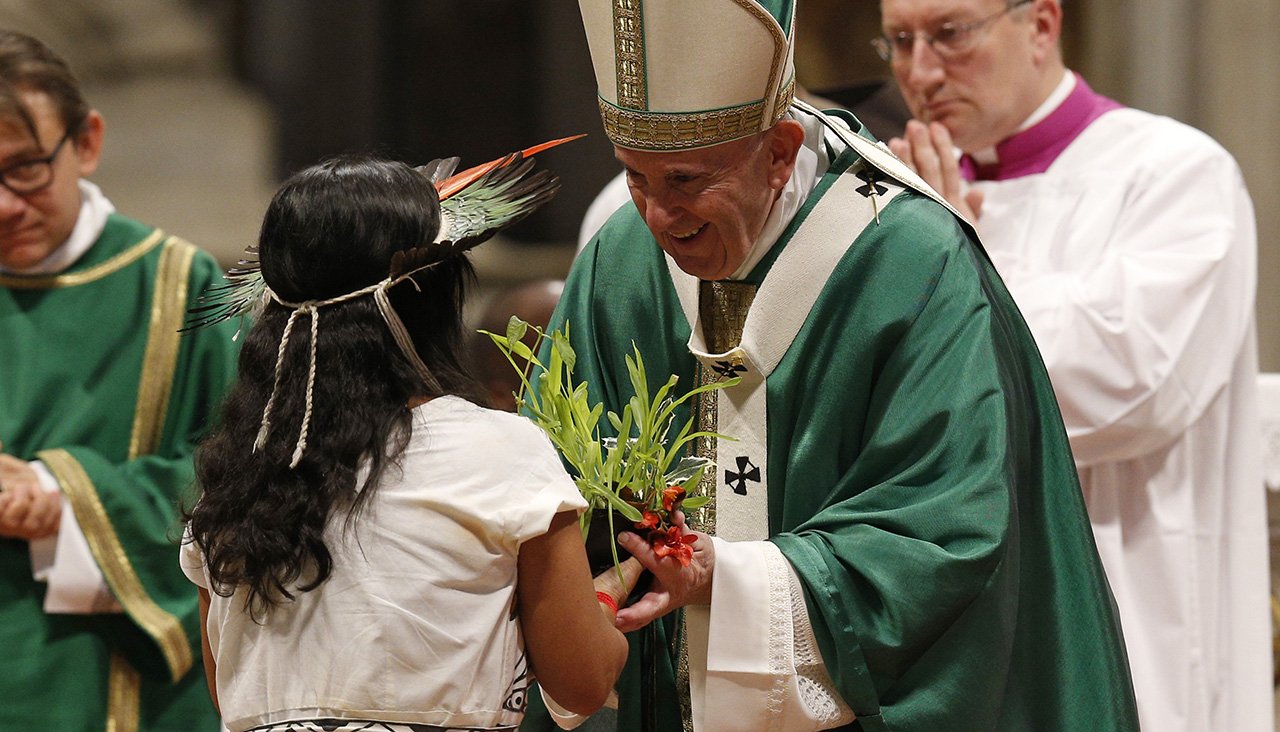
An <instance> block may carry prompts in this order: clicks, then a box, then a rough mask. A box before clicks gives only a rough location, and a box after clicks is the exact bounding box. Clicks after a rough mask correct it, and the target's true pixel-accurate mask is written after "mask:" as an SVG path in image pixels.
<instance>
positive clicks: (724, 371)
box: [711, 361, 747, 379]
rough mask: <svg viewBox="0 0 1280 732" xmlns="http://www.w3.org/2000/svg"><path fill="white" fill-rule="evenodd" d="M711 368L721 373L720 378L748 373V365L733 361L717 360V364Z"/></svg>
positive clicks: (730, 377) (729, 377)
mask: <svg viewBox="0 0 1280 732" xmlns="http://www.w3.org/2000/svg"><path fill="white" fill-rule="evenodd" d="M711 370H712V371H714V372H716V373H717V374H720V378H722V379H732V378H733V377H735V376H737V375H738V374H745V373H747V367H746V366H743V365H742V364H740V363H733V362H732V361H716V365H715V366H712V367H711Z"/></svg>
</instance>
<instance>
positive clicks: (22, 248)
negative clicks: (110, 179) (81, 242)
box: [0, 92, 102, 270]
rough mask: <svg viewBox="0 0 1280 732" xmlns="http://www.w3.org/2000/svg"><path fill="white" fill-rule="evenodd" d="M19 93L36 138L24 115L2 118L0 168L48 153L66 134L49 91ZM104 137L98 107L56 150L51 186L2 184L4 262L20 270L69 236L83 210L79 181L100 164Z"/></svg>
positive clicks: (0, 256) (0, 250)
mask: <svg viewBox="0 0 1280 732" xmlns="http://www.w3.org/2000/svg"><path fill="white" fill-rule="evenodd" d="M21 97H22V100H23V101H24V102H25V103H26V106H27V109H28V111H29V112H30V114H31V117H32V120H33V121H34V122H35V125H36V138H34V139H33V138H32V136H31V131H30V130H29V129H27V127H26V125H24V124H23V123H22V122H21V121H20V120H18V119H0V170H11V169H12V166H18V165H21V164H23V163H27V162H30V161H33V160H37V159H40V158H44V157H47V156H48V155H49V154H50V153H52V152H53V150H54V148H55V147H57V145H58V142H59V141H61V140H62V137H63V135H64V134H65V133H66V130H65V129H64V127H63V123H62V118H61V117H60V115H59V114H58V111H57V107H56V106H55V105H54V102H53V100H52V99H50V98H49V96H48V95H46V94H44V93H43V92H22V93H21ZM101 138H102V122H101V117H99V116H98V114H97V113H96V112H94V113H93V114H92V115H91V119H90V120H88V121H86V124H85V126H84V129H83V131H82V132H81V133H80V134H79V135H73V136H72V137H71V139H68V140H67V141H66V143H65V144H64V145H63V146H62V147H61V148H60V149H59V150H58V151H57V152H58V154H57V156H56V157H54V158H53V160H52V161H51V165H52V169H53V179H52V181H51V182H50V183H49V185H48V187H46V188H44V189H42V190H39V191H36V192H34V193H24V194H18V193H14V192H13V191H12V190H10V189H9V188H7V187H5V186H0V265H3V266H4V267H6V268H8V269H17V270H21V269H26V268H28V267H31V266H33V265H36V264H39V263H40V261H41V260H43V259H44V258H45V257H47V256H49V254H50V253H52V252H53V251H54V250H55V249H57V248H58V247H60V246H62V243H63V242H65V241H66V240H67V237H69V236H70V235H71V230H72V229H73V228H75V225H76V219H77V218H78V217H79V215H80V189H79V187H78V185H77V182H78V181H79V179H80V176H82V175H88V174H89V173H91V172H93V170H94V169H95V168H96V167H97V162H98V152H99V150H100V149H101V148H100V142H101Z"/></svg>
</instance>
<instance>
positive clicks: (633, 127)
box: [596, 0, 796, 150]
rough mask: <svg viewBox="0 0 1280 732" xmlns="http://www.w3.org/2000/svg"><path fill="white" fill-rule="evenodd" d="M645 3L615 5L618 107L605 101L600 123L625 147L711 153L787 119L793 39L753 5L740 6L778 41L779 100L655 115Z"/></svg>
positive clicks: (629, 0) (622, 0)
mask: <svg viewBox="0 0 1280 732" xmlns="http://www.w3.org/2000/svg"><path fill="white" fill-rule="evenodd" d="M640 2H641V0H614V2H613V55H614V66H615V69H616V82H615V83H616V84H617V94H616V96H617V99H618V103H617V105H614V104H610V103H609V102H606V101H605V100H604V99H602V98H598V99H597V100H596V101H597V103H598V104H599V106H600V119H601V120H602V121H603V122H604V129H605V135H606V136H607V137H608V138H609V139H610V140H611V141H612V142H615V143H617V144H618V145H621V146H622V147H632V148H639V149H643V150H684V149H688V148H695V147H707V146H710V145H716V144H719V143H721V142H728V141H730V140H736V139H739V138H741V137H746V136H747V135H750V134H752V133H755V132H761V131H763V130H764V129H767V128H769V127H772V126H773V125H775V124H777V123H778V120H780V119H782V115H783V114H785V113H786V111H787V107H790V106H791V100H792V99H793V98H794V97H795V85H796V83H795V79H791V80H790V81H788V82H787V84H786V86H785V87H783V88H779V87H780V85H781V77H782V71H783V68H784V64H785V62H786V58H787V36H786V34H784V33H783V32H782V29H781V28H780V27H779V26H778V21H777V20H776V19H774V17H773V16H772V15H770V14H769V13H767V12H766V11H765V10H764V9H762V8H761V7H760V6H759V5H757V4H756V3H755V2H753V1H752V0H734V2H736V3H737V4H738V5H739V6H741V7H742V8H743V9H745V10H746V11H747V12H749V13H751V15H753V16H755V17H756V19H757V20H759V21H760V24H761V25H763V26H764V27H766V28H768V29H769V32H770V35H772V36H773V63H772V64H771V65H770V67H769V84H768V86H767V87H765V91H766V92H768V91H769V90H775V89H776V90H777V91H775V92H774V93H773V96H774V99H773V100H770V99H768V98H767V97H766V98H765V99H762V100H760V101H758V102H754V103H752V104H744V105H742V106H738V107H729V108H727V109H712V110H707V111H702V112H651V111H648V109H649V75H648V67H647V61H646V59H645V45H644V13H643V12H642V10H641V8H640ZM770 103H774V104H775V106H774V108H773V115H772V119H770V120H769V124H767V125H764V124H761V123H762V122H763V120H764V112H765V109H767V108H768V105H769V104H770Z"/></svg>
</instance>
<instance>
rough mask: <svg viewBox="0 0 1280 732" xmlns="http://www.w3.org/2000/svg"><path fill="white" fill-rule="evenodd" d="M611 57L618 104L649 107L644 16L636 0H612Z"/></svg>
mask: <svg viewBox="0 0 1280 732" xmlns="http://www.w3.org/2000/svg"><path fill="white" fill-rule="evenodd" d="M613 58H614V65H615V67H616V73H617V84H618V104H621V105H622V106H624V107H630V108H631V109H648V108H649V82H648V78H647V76H646V71H645V62H644V17H643V15H642V13H641V12H640V0H613Z"/></svg>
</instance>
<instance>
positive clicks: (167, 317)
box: [129, 237, 196, 460]
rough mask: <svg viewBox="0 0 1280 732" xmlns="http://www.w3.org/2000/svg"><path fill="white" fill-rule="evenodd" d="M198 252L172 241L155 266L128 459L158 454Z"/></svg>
mask: <svg viewBox="0 0 1280 732" xmlns="http://www.w3.org/2000/svg"><path fill="white" fill-rule="evenodd" d="M195 255H196V248H195V246H194V245H192V244H189V243H187V242H185V241H183V240H182V239H179V238H177V237H170V238H169V240H168V241H167V242H165V245H164V251H163V252H161V253H160V263H159V264H157V265H156V280H155V282H156V284H155V293H154V295H153V296H152V299H151V326H150V328H149V330H148V331H147V350H146V353H145V355H144V356H143V357H142V376H141V378H140V379H139V383H138V406H137V411H136V412H134V415H133V432H132V434H131V435H130V437H129V459H131V460H132V459H133V458H136V457H137V456H139V455H147V454H150V453H152V452H155V449H156V447H157V446H158V445H159V444H160V435H161V433H162V431H163V429H164V417H165V413H166V412H167V411H168V409H169V391H170V389H172V387H173V370H174V367H175V366H176V365H177V363H178V344H179V341H180V340H181V338H182V334H181V333H179V332H178V331H179V330H180V329H181V328H182V322H183V317H184V316H185V314H186V311H187V280H188V277H189V273H190V271H191V262H192V260H193V259H195Z"/></svg>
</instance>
